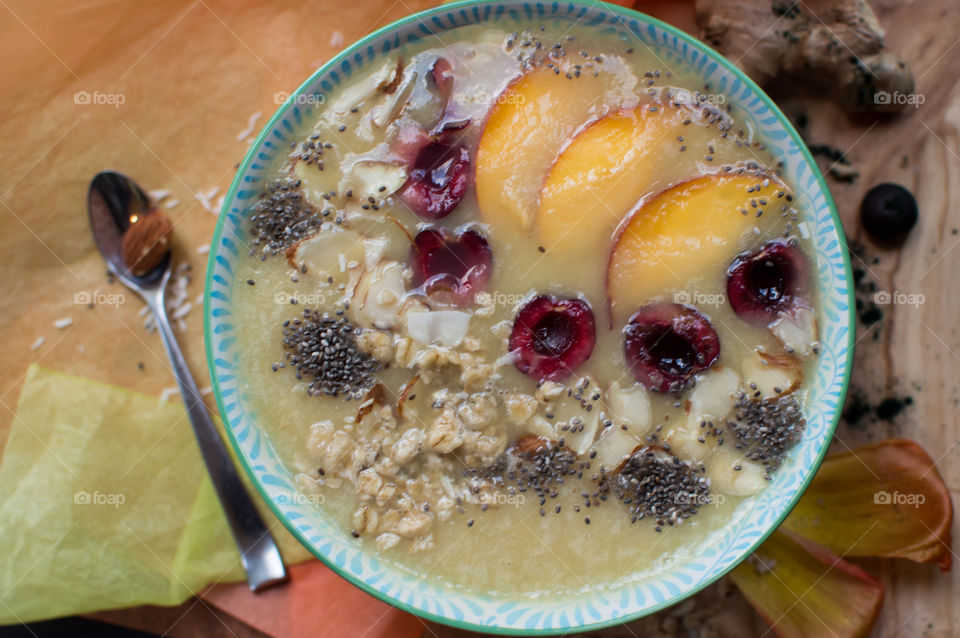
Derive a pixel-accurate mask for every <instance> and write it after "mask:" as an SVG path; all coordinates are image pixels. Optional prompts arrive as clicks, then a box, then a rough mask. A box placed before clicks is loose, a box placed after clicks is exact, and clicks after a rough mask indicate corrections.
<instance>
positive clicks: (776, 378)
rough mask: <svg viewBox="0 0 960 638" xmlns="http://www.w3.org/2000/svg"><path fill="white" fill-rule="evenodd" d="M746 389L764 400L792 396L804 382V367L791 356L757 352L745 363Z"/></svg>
mask: <svg viewBox="0 0 960 638" xmlns="http://www.w3.org/2000/svg"><path fill="white" fill-rule="evenodd" d="M743 380H744V386H745V387H744V389H745V391H746V392H747V393H748V394H751V395H753V394H755V393H756V392H760V397H762V398H764V399H768V398H772V397H777V396H783V395H786V394H790V393H791V392H793V391H794V390H796V389H797V388H799V387H800V382H801V381H803V365H802V364H801V363H800V361H798V360H797V359H796V358H795V357H792V356H790V355H774V354H770V353H766V352H762V351H756V352H753V353H751V354H749V355H747V356H746V357H745V358H744V361H743Z"/></svg>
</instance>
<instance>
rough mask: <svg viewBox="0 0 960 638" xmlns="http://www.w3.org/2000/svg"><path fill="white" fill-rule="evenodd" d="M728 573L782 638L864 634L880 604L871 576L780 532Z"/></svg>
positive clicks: (879, 589)
mask: <svg viewBox="0 0 960 638" xmlns="http://www.w3.org/2000/svg"><path fill="white" fill-rule="evenodd" d="M730 577H731V579H732V580H733V582H734V583H736V585H737V587H739V588H740V591H741V592H742V593H743V595H744V596H745V597H746V598H747V600H748V601H750V604H751V605H753V607H754V609H756V610H757V611H758V612H759V613H760V615H761V616H763V617H764V619H765V620H766V621H767V622H768V623H769V624H770V626H771V627H772V628H773V631H774V633H776V634H777V635H778V636H780V637H781V638H807V637H809V636H833V637H834V638H859V637H861V636H867V635H868V634H869V633H870V629H871V627H872V626H873V623H874V621H875V620H876V617H877V614H878V613H879V611H880V605H881V603H882V602H883V584H882V583H881V582H880V581H878V580H877V579H875V578H874V577H873V576H871V575H870V574H868V573H866V572H865V571H863V570H862V569H860V568H859V567H857V566H856V565H853V564H851V563H848V562H846V561H845V560H843V559H842V558H840V557H839V556H836V555H834V554H833V553H832V552H831V551H830V550H828V549H827V548H825V547H823V546H822V545H818V544H816V543H814V542H813V541H809V540H806V539H804V538H802V537H800V536H797V535H796V534H793V533H792V532H787V531H782V530H778V531H776V532H774V533H773V535H772V536H770V538H769V539H767V541H766V542H765V543H764V544H763V545H762V546H761V547H760V549H758V550H757V551H756V553H754V555H753V557H752V558H751V560H749V561H745V562H743V563H741V564H740V565H739V566H738V567H737V568H736V569H734V570H733V571H732V572H730Z"/></svg>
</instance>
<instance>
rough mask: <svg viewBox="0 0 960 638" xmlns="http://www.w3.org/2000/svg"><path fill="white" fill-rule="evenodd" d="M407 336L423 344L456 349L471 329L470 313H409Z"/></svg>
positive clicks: (434, 311) (457, 311)
mask: <svg viewBox="0 0 960 638" xmlns="http://www.w3.org/2000/svg"><path fill="white" fill-rule="evenodd" d="M406 319H407V334H408V335H409V336H410V337H411V338H412V339H414V340H415V341H419V342H420V343H422V344H425V345H426V344H432V343H435V344H438V345H441V346H444V347H446V348H456V347H457V346H459V345H460V344H461V343H463V338H464V337H466V336H467V330H468V329H469V328H470V313H469V312H463V311H462V310H415V311H411V312H408V313H407V315H406Z"/></svg>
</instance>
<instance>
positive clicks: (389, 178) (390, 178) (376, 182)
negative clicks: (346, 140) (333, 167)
mask: <svg viewBox="0 0 960 638" xmlns="http://www.w3.org/2000/svg"><path fill="white" fill-rule="evenodd" d="M384 146H385V145H384ZM378 148H379V147H378ZM384 152H386V149H384ZM340 169H341V171H342V175H343V176H342V177H341V178H340V182H339V183H338V184H337V191H338V192H340V193H346V192H348V191H350V192H351V196H352V197H353V198H354V199H356V200H358V201H360V202H363V203H369V199H370V198H373V199H374V200H375V202H379V201H380V200H382V199H384V198H386V197H389V196H390V195H392V194H393V193H395V192H396V191H398V190H400V187H401V186H403V184H404V183H405V182H406V181H407V167H406V165H405V164H404V163H403V162H401V161H399V160H396V159H388V158H386V157H384V158H377V159H374V155H373V154H372V153H370V154H364V155H362V156H358V155H354V154H353V153H348V154H347V156H346V157H344V158H343V161H342V162H340Z"/></svg>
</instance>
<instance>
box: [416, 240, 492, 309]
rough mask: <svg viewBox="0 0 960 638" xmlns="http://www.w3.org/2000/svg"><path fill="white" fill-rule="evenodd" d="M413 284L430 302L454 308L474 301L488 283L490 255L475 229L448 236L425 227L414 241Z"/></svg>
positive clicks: (488, 249) (485, 242)
mask: <svg viewBox="0 0 960 638" xmlns="http://www.w3.org/2000/svg"><path fill="white" fill-rule="evenodd" d="M411 262H412V264H411V265H412V267H413V283H414V285H416V286H422V287H423V292H424V294H426V295H427V296H428V297H430V298H431V299H432V300H434V301H437V302H440V303H449V304H454V305H457V306H463V305H467V304H470V303H472V302H473V298H474V296H475V295H476V294H477V293H478V292H480V291H481V290H483V287H484V286H485V285H487V282H488V281H490V274H491V268H492V264H493V253H492V252H491V250H490V244H488V243H487V240H486V238H485V237H484V236H483V235H481V234H480V233H478V232H477V231H475V230H465V231H463V232H461V233H460V234H458V235H450V234H448V233H447V232H446V231H444V230H440V229H435V228H428V229H427V230H423V231H421V232H420V233H419V234H418V235H417V236H416V237H415V238H414V240H413V251H412V255H411Z"/></svg>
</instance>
